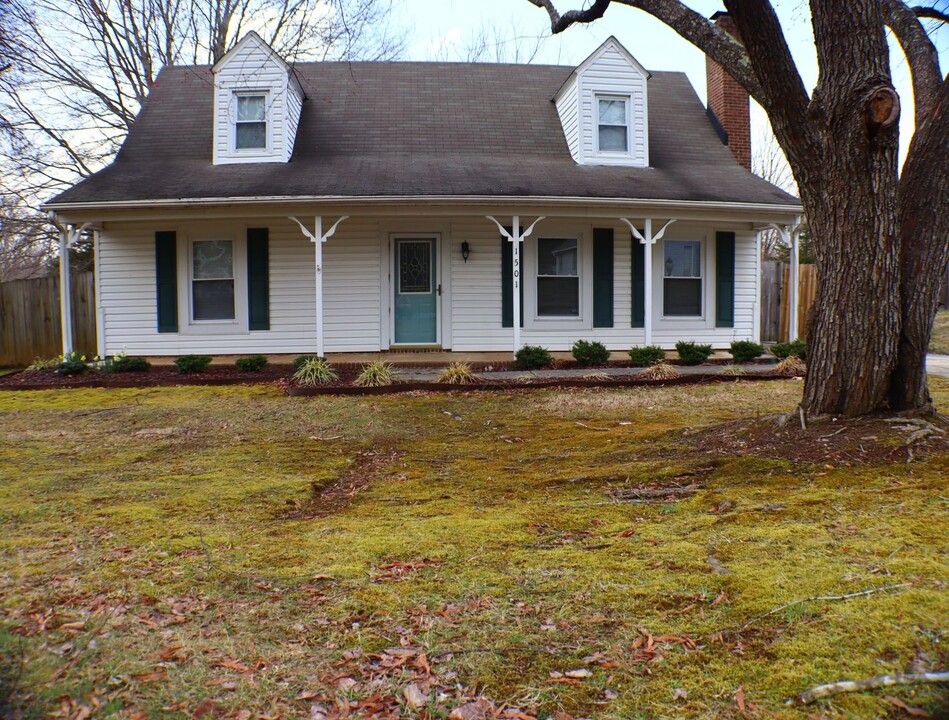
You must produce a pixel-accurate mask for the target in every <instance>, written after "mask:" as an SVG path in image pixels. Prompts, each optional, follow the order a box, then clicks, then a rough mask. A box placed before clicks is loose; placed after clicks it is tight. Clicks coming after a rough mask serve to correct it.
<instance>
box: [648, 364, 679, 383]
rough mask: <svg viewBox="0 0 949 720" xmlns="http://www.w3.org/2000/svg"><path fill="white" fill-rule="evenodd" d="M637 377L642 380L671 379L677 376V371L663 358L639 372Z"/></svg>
mask: <svg viewBox="0 0 949 720" xmlns="http://www.w3.org/2000/svg"><path fill="white" fill-rule="evenodd" d="M639 377H641V378H642V379H643V380H672V379H674V378H677V377H679V371H678V370H676V369H675V368H674V367H673V366H672V365H670V364H669V363H667V362H666V361H665V360H660V361H659V362H657V363H653V364H652V365H650V366H649V367H647V368H646V369H645V370H643V371H642V372H641V373H639Z"/></svg>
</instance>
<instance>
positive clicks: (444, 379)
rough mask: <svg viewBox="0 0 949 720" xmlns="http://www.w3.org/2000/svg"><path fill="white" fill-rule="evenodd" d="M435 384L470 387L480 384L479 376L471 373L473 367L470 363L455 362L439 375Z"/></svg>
mask: <svg viewBox="0 0 949 720" xmlns="http://www.w3.org/2000/svg"><path fill="white" fill-rule="evenodd" d="M435 382H440V383H447V384H449V385H470V384H471V383H474V382H478V376H477V375H475V374H474V373H473V372H471V366H470V365H469V364H468V363H463V362H454V363H451V365H449V366H448V367H446V368H445V369H444V370H442V371H441V372H440V373H439V374H438V377H437V378H436V379H435Z"/></svg>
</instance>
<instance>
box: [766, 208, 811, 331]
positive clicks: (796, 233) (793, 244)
mask: <svg viewBox="0 0 949 720" xmlns="http://www.w3.org/2000/svg"><path fill="white" fill-rule="evenodd" d="M804 225H805V223H804V222H802V221H801V218H800V216H798V217H796V218H794V223H793V224H791V225H777V224H775V223H769V224H768V226H767V227H768V229H771V230H774V231H775V232H777V233H778V235H780V236H781V242H783V243H784V244H785V245H787V246H788V247H789V248H790V252H789V253H788V254H789V255H790V259H791V277H790V279H789V280H788V285H790V286H791V287H790V288H789V291H790V295H791V301H790V303H789V305H790V306H791V308H790V314H789V317H788V342H791V341H793V340H796V339H797V336H798V333H799V332H800V328H799V327H798V325H799V324H798V321H797V314H798V309H799V307H800V304H801V299H800V295H801V292H800V287H799V285H800V279H799V278H800V265H801V247H800V242H799V240H800V234H801V230H802V229H803V227H804ZM759 282H760V280H759Z"/></svg>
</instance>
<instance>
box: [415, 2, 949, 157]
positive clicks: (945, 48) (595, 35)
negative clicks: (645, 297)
mask: <svg viewBox="0 0 949 720" xmlns="http://www.w3.org/2000/svg"><path fill="white" fill-rule="evenodd" d="M581 4H582V0H558V9H560V10H561V11H565V10H568V9H572V8H575V7H579V6H580V5H581ZM688 4H689V6H690V7H692V8H694V9H695V10H697V11H698V12H700V13H702V14H704V15H706V16H710V15H711V14H712V13H714V12H715V11H717V10H722V9H723V7H724V6H723V5H722V3H721V2H720V0H693V1H692V2H689V3H688ZM946 4H947V5H949V2H947V3H946ZM774 5H775V7H776V8H777V11H778V14H779V16H780V19H781V24H782V26H783V28H784V31H785V34H786V36H787V38H788V44H789V45H790V47H791V52H792V53H793V55H794V58H795V60H796V61H797V64H798V68H799V71H800V73H801V76H802V78H803V80H804V84H805V86H806V87H807V88H808V90H810V89H811V88H813V87H814V85H815V84H816V83H817V60H816V56H815V53H814V38H813V34H812V32H811V25H810V18H809V16H808V12H807V3H806V2H804V0H774ZM396 6H397V7H398V8H400V9H401V13H400V14H401V15H402V17H404V18H405V19H406V21H407V25H408V27H409V28H410V31H409V36H408V37H409V45H408V53H407V59H409V60H432V59H465V58H464V51H465V48H466V47H467V44H469V43H470V42H471V41H472V39H473V38H474V37H476V36H477V35H478V34H479V32H480V31H481V30H482V29H483V28H487V29H488V30H489V33H493V30H492V28H495V27H497V28H500V30H501V31H502V32H503V33H504V34H505V36H506V37H514V36H515V35H517V34H521V35H523V36H527V37H530V36H537V35H540V34H542V33H544V32H545V30H548V29H549V21H548V18H547V13H546V12H544V11H543V10H541V9H539V8H536V7H534V6H533V5H531V4H530V3H529V2H528V1H527V0H474V1H472V0H396ZM610 35H615V36H616V37H617V38H618V39H619V41H620V42H621V43H623V45H625V46H626V48H627V49H628V50H629V51H630V52H631V53H632V54H633V56H634V57H636V59H637V60H639V62H640V63H642V64H643V65H644V66H645V67H646V68H648V69H650V70H677V71H680V72H684V73H686V74H687V75H688V76H689V80H691V82H692V86H693V87H694V88H695V90H696V92H697V93H698V94H699V97H701V98H702V99H703V101H704V100H705V56H704V55H703V54H702V53H701V52H700V51H699V50H696V49H695V48H694V47H693V46H692V45H691V44H689V43H688V42H686V41H685V40H683V39H682V38H681V37H679V36H678V35H677V34H676V33H674V32H673V31H672V30H670V29H669V28H667V27H666V26H665V25H663V24H662V23H661V22H659V21H658V20H655V19H653V18H652V17H650V16H649V15H647V14H646V13H644V12H641V11H639V10H634V9H632V8H629V7H625V6H622V5H614V6H612V7H610V9H609V10H608V11H607V13H606V15H605V16H604V17H603V18H601V19H600V20H598V21H596V22H595V23H592V24H590V25H583V26H579V25H575V26H574V27H572V28H570V29H569V30H567V31H566V32H564V33H561V34H560V35H557V36H554V37H552V38H549V39H548V40H546V41H545V42H544V43H543V45H542V46H541V51H540V54H539V56H538V57H537V59H536V60H535V62H543V63H552V64H563V65H577V64H578V63H580V62H581V61H582V60H583V59H584V58H585V57H586V56H587V55H589V54H590V53H591V52H593V50H595V49H596V48H597V46H598V45H599V44H600V43H602V42H603V41H604V40H605V39H606V38H607V37H609V36H610ZM935 40H936V44H937V47H938V49H939V50H940V54H941V56H942V58H943V70H944V71H945V70H946V66H947V65H949V28H943V29H941V30H940V31H939V34H938V36H937V37H936V38H935ZM525 42H528V43H529V42H530V41H525ZM892 71H893V76H894V80H895V84H896V86H897V90H898V91H899V93H900V96H901V97H902V98H903V101H904V110H905V111H904V112H903V114H902V120H901V140H902V143H901V144H902V145H903V147H904V152H905V146H906V141H907V140H908V138H909V137H910V134H911V133H912V128H913V119H912V111H911V98H912V88H911V86H910V82H909V75H908V72H907V68H906V61H905V59H904V58H903V56H902V54H899V55H897V56H896V57H895V59H894V60H893V63H892ZM766 123H767V121H766V119H765V116H764V113H763V112H762V111H761V109H760V108H758V107H757V106H756V105H755V106H753V119H752V124H753V125H755V127H756V128H758V127H761V126H764V125H766ZM753 137H756V135H755V132H754V131H753Z"/></svg>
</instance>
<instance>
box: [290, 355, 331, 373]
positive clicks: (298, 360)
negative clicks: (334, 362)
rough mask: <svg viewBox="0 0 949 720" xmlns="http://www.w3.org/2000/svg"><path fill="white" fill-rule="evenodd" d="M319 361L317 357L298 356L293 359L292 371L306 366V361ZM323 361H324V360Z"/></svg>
mask: <svg viewBox="0 0 949 720" xmlns="http://www.w3.org/2000/svg"><path fill="white" fill-rule="evenodd" d="M319 359H320V356H319V355H298V356H297V357H295V358H294V359H293V369H294V370H299V369H300V368H302V367H303V366H304V365H305V364H306V362H307V360H319ZM323 359H324V360H325V358H323Z"/></svg>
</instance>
